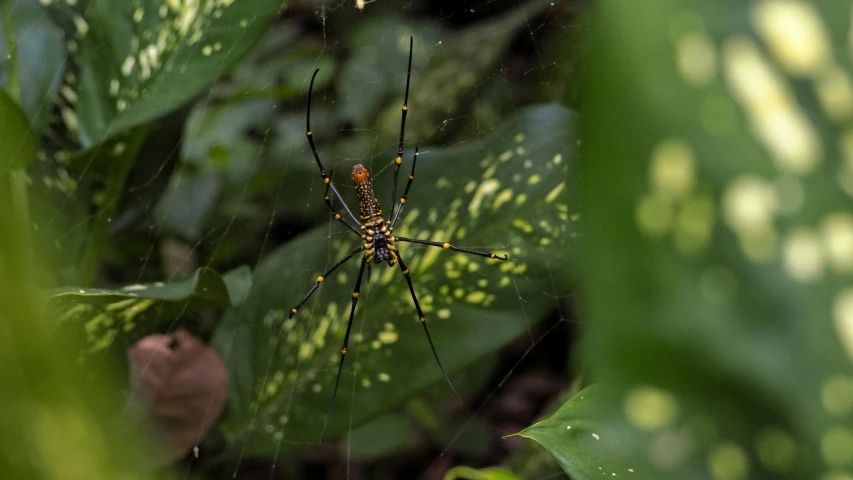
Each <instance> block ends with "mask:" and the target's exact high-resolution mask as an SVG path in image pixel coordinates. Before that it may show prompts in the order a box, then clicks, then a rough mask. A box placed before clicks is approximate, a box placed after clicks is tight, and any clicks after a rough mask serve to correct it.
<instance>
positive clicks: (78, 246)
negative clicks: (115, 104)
mask: <svg viewBox="0 0 853 480" xmlns="http://www.w3.org/2000/svg"><path fill="white" fill-rule="evenodd" d="M147 130H148V129H147V127H139V128H136V129H133V130H129V131H127V132H122V133H120V134H118V135H116V136H114V137H112V138H111V139H110V140H108V141H106V142H104V143H103V144H100V145H98V146H96V147H94V148H91V149H89V150H84V151H80V152H77V153H75V154H73V155H71V154H68V153H67V152H64V153H62V154H57V155H56V156H55V157H54V158H50V159H45V160H44V161H40V162H36V163H35V164H34V165H33V166H32V167H33V168H32V169H31V170H32V171H31V175H32V177H34V178H35V181H34V182H33V183H32V185H31V188H32V198H33V210H34V216H35V218H37V219H39V221H38V222H37V223H34V225H33V228H34V232H35V233H34V236H35V243H36V246H37V250H38V251H40V253H41V254H42V255H44V256H45V263H46V264H48V265H49V269H50V270H49V271H48V272H46V274H47V276H48V278H49V279H50V283H52V284H53V285H57V284H60V285H61V284H66V285H68V284H71V285H82V286H88V285H91V283H92V282H93V280H94V278H95V273H96V271H97V267H98V261H99V260H100V257H101V248H102V246H103V244H104V242H105V241H106V240H107V234H108V232H109V227H110V224H111V223H112V222H113V217H114V215H115V210H116V207H117V205H118V202H119V198H120V196H121V193H122V190H123V188H124V184H125V180H126V179H127V176H128V173H129V172H130V169H131V167H132V166H133V163H134V161H135V160H136V157H137V153H138V152H139V149H140V147H141V146H142V144H143V142H144V141H145V137H146V135H147Z"/></svg>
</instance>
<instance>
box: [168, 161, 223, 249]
mask: <svg viewBox="0 0 853 480" xmlns="http://www.w3.org/2000/svg"><path fill="white" fill-rule="evenodd" d="M219 190H220V180H219V176H218V175H216V174H215V173H213V172H208V173H205V174H201V175H175V176H174V177H172V183H171V184H170V185H169V188H168V189H167V190H166V191H165V192H164V194H163V196H162V197H161V198H160V201H159V202H158V203H157V206H156V207H155V208H154V212H153V216H154V220H155V221H156V222H157V223H158V224H159V225H161V226H162V227H163V230H164V231H165V232H168V233H175V234H177V235H179V236H180V237H181V238H183V239H185V240H189V241H197V240H198V239H199V237H201V236H202V234H203V233H204V231H205V227H206V223H205V222H206V221H207V220H209V219H210V216H211V214H212V213H213V210H214V207H216V201H217V199H218V198H219Z"/></svg>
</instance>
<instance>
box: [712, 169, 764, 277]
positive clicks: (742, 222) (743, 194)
mask: <svg viewBox="0 0 853 480" xmlns="http://www.w3.org/2000/svg"><path fill="white" fill-rule="evenodd" d="M777 203H778V202H777V199H776V190H775V189H774V188H773V186H772V185H771V184H770V183H769V182H767V181H765V180H764V179H762V178H760V177H756V176H753V175H742V176H740V177H738V178H736V179H735V180H733V181H732V182H731V183H730V184H729V185H728V186H727V187H726V190H725V192H724V193H723V219H724V220H725V221H726V223H727V224H728V225H729V227H731V228H732V230H734V232H735V233H736V234H737V235H738V237H740V241H741V247H742V248H743V250H744V254H745V255H746V256H747V258H749V259H750V260H753V261H768V260H770V259H771V258H772V257H773V255H774V253H775V247H776V231H775V230H774V228H773V219H774V216H775V213H776V209H777Z"/></svg>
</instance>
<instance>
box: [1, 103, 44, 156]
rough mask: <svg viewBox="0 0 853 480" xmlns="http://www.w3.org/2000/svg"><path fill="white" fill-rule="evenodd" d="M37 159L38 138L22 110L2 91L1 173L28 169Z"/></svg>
mask: <svg viewBox="0 0 853 480" xmlns="http://www.w3.org/2000/svg"><path fill="white" fill-rule="evenodd" d="M35 157H36V136H35V134H34V133H33V132H32V131H31V130H30V123H29V122H28V121H27V117H25V116H24V113H23V112H22V111H21V108H20V107H19V106H18V104H17V103H16V102H15V100H14V99H12V97H10V96H9V94H8V93H6V91H5V90H0V172H2V171H8V170H15V169H18V168H24V167H26V166H27V165H28V164H29V163H30V162H32V161H33V159H35Z"/></svg>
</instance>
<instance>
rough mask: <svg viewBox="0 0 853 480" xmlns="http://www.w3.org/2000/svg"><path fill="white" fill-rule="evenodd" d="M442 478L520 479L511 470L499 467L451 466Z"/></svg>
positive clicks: (462, 479) (458, 479) (466, 479)
mask: <svg viewBox="0 0 853 480" xmlns="http://www.w3.org/2000/svg"><path fill="white" fill-rule="evenodd" d="M444 480H520V477H519V476H518V475H516V474H514V473H512V471H510V470H507V469H505V468H500V467H488V468H471V467H463V466H459V467H453V468H451V469H450V470H448V471H447V473H445V474H444Z"/></svg>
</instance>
